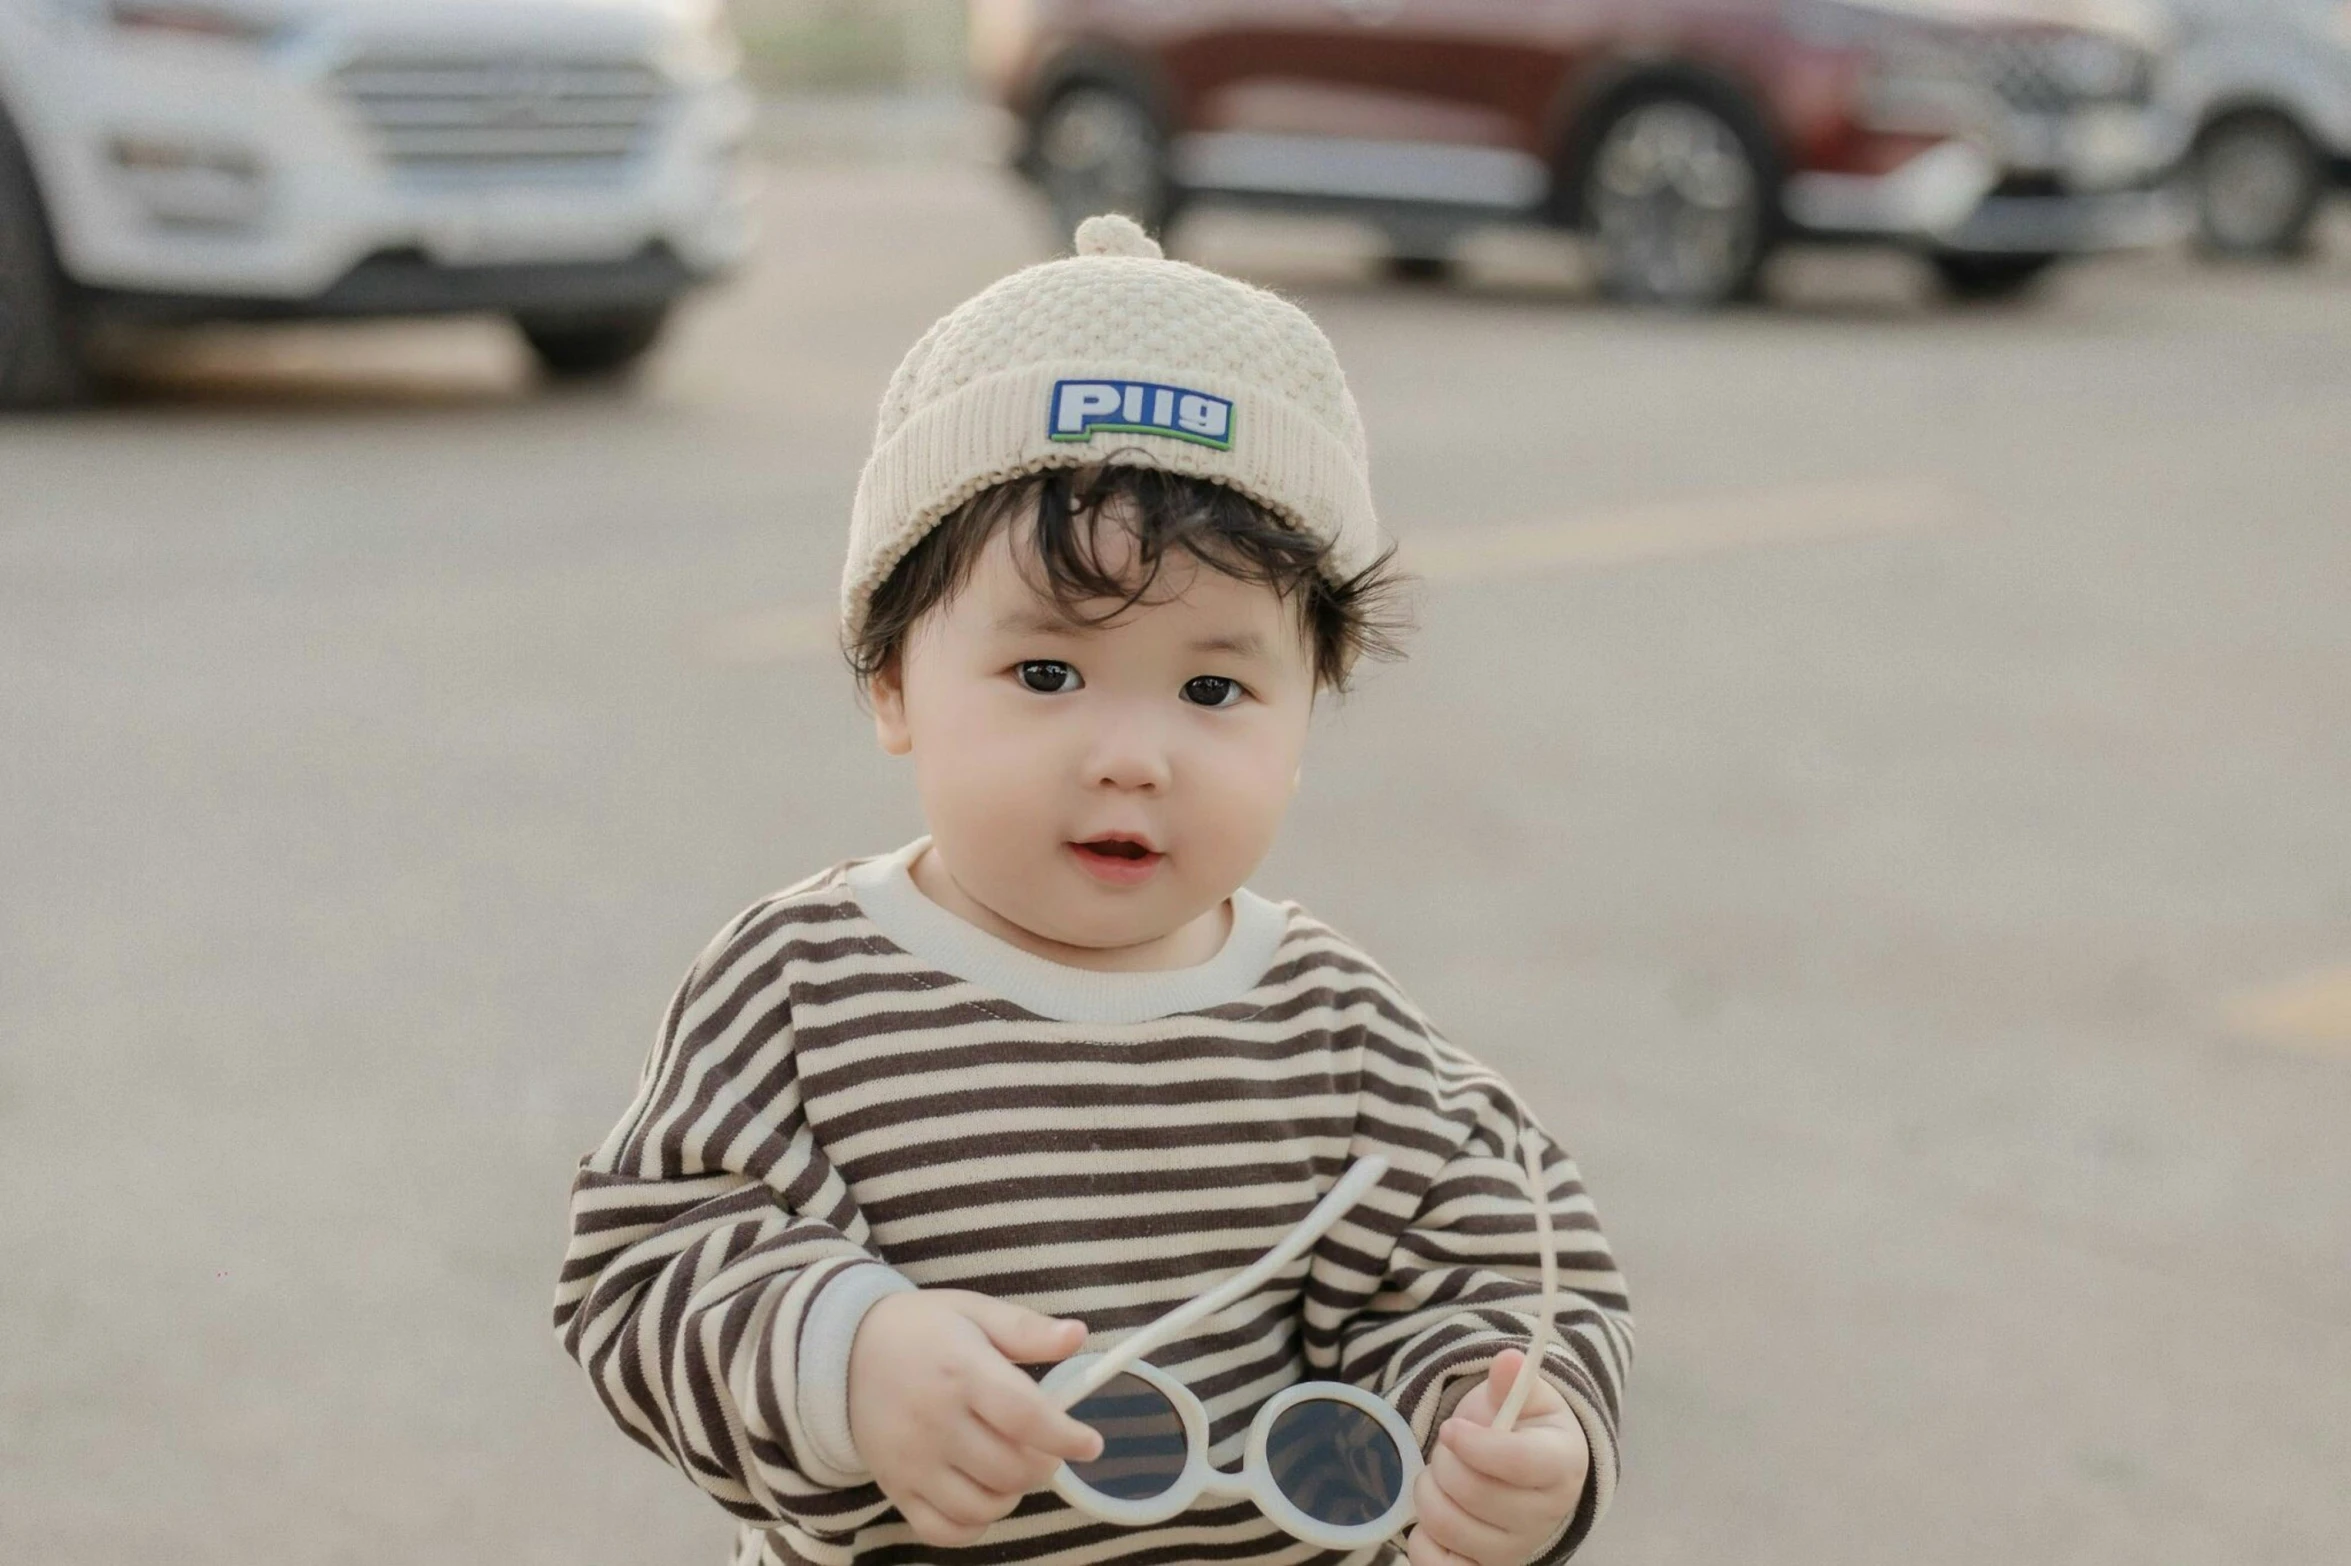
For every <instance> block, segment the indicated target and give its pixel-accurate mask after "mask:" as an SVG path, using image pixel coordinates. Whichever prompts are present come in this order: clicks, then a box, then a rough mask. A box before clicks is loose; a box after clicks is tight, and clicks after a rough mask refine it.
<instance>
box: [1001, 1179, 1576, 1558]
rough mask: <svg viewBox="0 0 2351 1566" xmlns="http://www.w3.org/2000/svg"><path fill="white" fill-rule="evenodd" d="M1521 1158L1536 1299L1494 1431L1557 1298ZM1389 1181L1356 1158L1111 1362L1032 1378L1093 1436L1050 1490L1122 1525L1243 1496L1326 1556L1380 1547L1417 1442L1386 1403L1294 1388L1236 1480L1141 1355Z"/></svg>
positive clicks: (1402, 1500) (1539, 1194) (1113, 1353)
mask: <svg viewBox="0 0 2351 1566" xmlns="http://www.w3.org/2000/svg"><path fill="white" fill-rule="evenodd" d="M1519 1156H1520V1162H1521V1165H1522V1167H1523V1169H1524V1172H1525V1175H1526V1181H1527V1192H1528V1196H1529V1198H1530V1200H1531V1201H1532V1202H1533V1204H1534V1209H1535V1232H1536V1235H1537V1237H1538V1241H1539V1244H1540V1248H1541V1251H1542V1262H1543V1304H1542V1309H1541V1311H1540V1313H1539V1314H1538V1315H1537V1316H1536V1318H1535V1331H1534V1336H1533V1339H1532V1340H1531V1341H1530V1342H1529V1343H1528V1344H1527V1357H1526V1363H1524V1364H1523V1365H1521V1366H1520V1367H1519V1371H1518V1376H1517V1379H1516V1380H1514V1381H1513V1382H1512V1383H1511V1386H1510V1393H1509V1396H1508V1397H1507V1398H1505V1399H1504V1400H1503V1404H1502V1407H1501V1409H1500V1410H1499V1411H1497V1413H1496V1414H1495V1417H1494V1428H1495V1429H1497V1430H1508V1429H1510V1428H1511V1427H1512V1426H1513V1425H1515V1424H1516V1423H1517V1421H1518V1415H1519V1411H1520V1410H1521V1409H1522V1408H1523V1407H1525V1405H1526V1400H1527V1394H1528V1393H1529V1392H1531V1391H1533V1390H1534V1384H1535V1374H1536V1367H1537V1366H1538V1365H1540V1364H1541V1363H1542V1359H1543V1352H1544V1348H1545V1345H1546V1344H1547V1343H1548V1342H1549V1340H1550V1334H1551V1314H1552V1311H1553V1309H1554V1308H1555V1305H1556V1302H1557V1297H1558V1291H1559V1263H1558V1260H1557V1258H1555V1257H1554V1256H1553V1255H1552V1253H1551V1204H1550V1202H1549V1200H1548V1199H1547V1194H1548V1193H1547V1192H1546V1191H1545V1189H1544V1183H1543V1175H1542V1169H1541V1166H1540V1164H1539V1163H1538V1162H1537V1160H1536V1155H1535V1152H1534V1148H1533V1145H1532V1138H1528V1137H1522V1138H1521V1139H1520V1142H1519ZM1387 1172H1388V1161H1387V1160H1386V1159H1385V1158H1382V1157H1380V1156H1379V1155H1378V1154H1376V1153H1372V1154H1366V1155H1365V1156H1364V1157H1362V1158H1359V1159H1357V1160H1356V1161H1355V1162H1354V1164H1352V1165H1350V1166H1349V1168H1348V1170H1347V1172H1346V1174H1345V1175H1344V1176H1342V1177H1341V1178H1340V1180H1339V1183H1338V1184H1337V1185H1335V1186H1333V1187H1332V1188H1331V1190H1330V1194H1329V1195H1327V1196H1325V1197H1324V1198H1323V1199H1322V1200H1321V1201H1320V1202H1318V1203H1316V1204H1315V1207H1314V1210H1313V1211H1312V1212H1310V1213H1308V1214H1307V1215H1306V1216H1305V1218H1304V1219H1302V1220H1301V1221H1300V1222H1299V1224H1298V1226H1297V1227H1296V1228H1295V1229H1292V1230H1291V1231H1290V1232H1289V1234H1288V1235H1286V1236H1284V1237H1283V1239H1282V1242H1281V1243H1280V1244H1279V1245H1276V1246H1275V1247H1274V1248H1273V1249H1272V1250H1270V1251H1268V1252H1266V1253H1265V1255H1264V1256H1262V1257H1260V1258H1259V1259H1258V1260H1257V1261H1256V1262H1255V1263H1253V1264H1251V1266H1250V1267H1249V1268H1248V1269H1247V1270H1246V1271H1244V1272H1241V1273H1239V1274H1237V1275H1236V1276H1234V1277H1232V1278H1230V1279H1228V1280H1226V1281H1225V1282H1224V1283H1223V1284H1221V1285H1219V1286H1218V1287H1216V1288H1215V1289H1213V1290H1211V1291H1209V1292H1208V1293H1206V1294H1203V1295H1201V1296H1200V1297H1199V1298H1198V1299H1196V1300H1193V1301H1191V1302H1190V1303H1189V1304H1186V1305H1181V1306H1178V1307H1177V1308H1176V1309H1174V1310H1172V1311H1169V1312H1168V1313H1167V1314H1166V1315H1164V1316H1162V1317H1160V1318H1159V1319H1158V1320H1157V1321H1154V1322H1152V1323H1151V1324H1150V1325H1148V1326H1146V1327H1144V1328H1143V1329H1142V1330H1140V1331H1138V1332H1136V1333H1135V1334H1134V1335H1133V1336H1132V1337H1129V1338H1128V1339H1126V1341H1124V1342H1122V1343H1120V1344H1119V1345H1118V1347H1116V1348H1114V1349H1111V1350H1110V1351H1109V1352H1107V1353H1102V1354H1079V1355H1076V1356H1074V1357H1072V1358H1070V1359H1065V1360H1063V1361H1062V1362H1061V1363H1060V1364H1058V1365H1056V1366H1054V1367H1053V1369H1052V1371H1051V1373H1050V1374H1048V1375H1047V1376H1046V1377H1045V1379H1044V1382H1043V1383H1042V1386H1043V1389H1044V1391H1045V1392H1047V1393H1048V1394H1050V1395H1051V1396H1052V1397H1053V1399H1054V1402H1055V1405H1056V1406H1057V1407H1059V1408H1062V1409H1064V1410H1066V1411H1067V1412H1069V1413H1070V1414H1071V1415H1072V1416H1073V1417H1074V1418H1076V1419H1077V1420H1078V1422H1079V1423H1081V1424H1084V1425H1088V1426H1090V1427H1092V1428H1093V1429H1094V1430H1095V1431H1096V1432H1097V1433H1099V1434H1100V1435H1101V1437H1102V1455H1101V1456H1099V1457H1097V1458H1095V1459H1094V1460H1093V1461H1091V1462H1086V1463H1068V1462H1065V1463H1063V1464H1062V1465H1061V1466H1060V1467H1059V1468H1057V1469H1055V1470H1054V1471H1053V1489H1054V1491H1055V1492H1056V1493H1057V1494H1059V1495H1060V1497H1061V1498H1062V1499H1063V1500H1064V1501H1067V1502H1068V1503H1069V1504H1070V1505H1071V1506H1073V1507H1075V1508H1077V1509H1078V1510H1079V1511H1081V1512H1084V1513H1086V1514H1087V1515H1088V1516H1091V1517H1097V1518H1100V1519H1101V1520H1102V1521H1104V1522H1111V1523H1118V1524H1121V1525H1124V1526H1127V1527H1143V1526H1147V1525H1149V1524H1152V1523H1161V1522H1165V1521H1167V1520H1168V1519H1169V1518H1171V1517H1173V1516H1175V1515H1176V1514H1177V1513H1178V1512H1181V1511H1183V1510H1184V1509H1185V1508H1186V1507H1188V1506H1190V1505H1191V1504H1192V1503H1193V1502H1194V1501H1196V1500H1198V1499H1199V1498H1200V1497H1201V1496H1202V1495H1233V1496H1247V1497H1248V1498H1249V1499H1250V1500H1252V1501H1254V1502H1256V1503H1257V1508H1258V1510H1260V1511H1262V1512H1264V1513H1265V1515H1266V1516H1267V1517H1269V1518H1271V1519H1272V1520H1273V1521H1274V1522H1275V1523H1276V1524H1277V1525H1279V1526H1280V1528H1281V1529H1282V1530H1283V1531H1284V1532H1285V1533H1288V1534H1290V1535H1291V1536H1292V1537H1294V1538H1298V1539H1303V1540H1305V1541H1306V1542H1307V1543H1309V1544H1315V1545H1320V1546H1322V1547H1323V1548H1325V1549H1332V1550H1347V1549H1359V1548H1361V1547H1362V1546H1364V1545H1367V1544H1377V1543H1379V1542H1381V1541H1382V1540H1384V1539H1389V1538H1392V1537H1394V1536H1395V1535H1396V1534H1398V1533H1400V1532H1401V1531H1403V1530H1404V1529H1405V1528H1407V1527H1409V1526H1410V1525H1411V1523H1412V1519H1413V1500H1412V1491H1413V1484H1414V1481H1415V1480H1417V1479H1418V1478H1419V1476H1420V1470H1421V1457H1420V1446H1419V1443H1418V1442H1416V1441H1415V1440H1414V1439H1413V1436H1412V1428H1411V1426H1409V1425H1407V1424H1405V1422H1404V1418H1403V1416H1402V1415H1400V1414H1398V1413H1397V1412H1396V1410H1395V1409H1394V1408H1393V1407H1391V1406H1390V1405H1389V1403H1388V1402H1387V1400H1386V1399H1385V1398H1382V1397H1380V1396H1379V1395H1377V1394H1376V1393H1372V1392H1367V1391H1365V1390H1364V1389H1363V1388H1361V1387H1358V1386H1354V1385H1351V1384H1350V1383H1347V1382H1344V1381H1302V1382H1299V1383H1298V1384H1297V1385H1295V1386H1291V1387H1287V1388H1284V1389H1283V1390H1282V1391H1280V1392H1278V1393H1276V1394H1275V1395H1274V1396H1273V1397H1271V1398H1269V1399H1267V1400H1266V1403H1265V1406H1264V1407H1263V1408H1260V1409H1259V1410H1258V1411H1257V1417H1256V1418H1255V1419H1253V1420H1251V1421H1250V1423H1249V1442H1248V1447H1247V1450H1246V1451H1245V1452H1244V1453H1243V1455H1242V1458H1241V1467H1240V1469H1239V1471H1238V1472H1233V1471H1229V1470H1225V1469H1220V1468H1216V1467H1214V1466H1212V1465H1211V1464H1210V1463H1209V1461H1208V1411H1207V1410H1206V1409H1205V1408H1204V1407H1202V1406H1201V1403H1200V1399H1199V1398H1198V1396H1196V1395H1195V1394H1194V1393H1193V1391H1192V1389H1191V1388H1189V1387H1187V1386H1185V1385H1184V1384H1183V1383H1182V1382H1180V1381H1178V1380H1176V1378H1175V1377H1173V1376H1171V1375H1169V1374H1168V1373H1167V1372H1166V1371H1164V1370H1161V1369H1160V1368H1159V1367H1158V1366H1156V1365H1152V1364H1148V1363H1146V1362H1145V1361H1144V1359H1143V1356H1144V1355H1146V1354H1148V1353H1150V1352H1151V1351H1152V1350H1153V1349H1155V1348H1157V1347H1159V1346H1160V1345H1161V1344H1163V1343H1165V1342H1167V1341H1168V1340H1169V1339H1171V1338H1173V1337H1175V1336H1176V1335H1177V1334H1178V1333H1180V1332H1182V1331H1183V1330H1184V1329H1185V1328H1187V1327H1189V1326H1191V1325H1192V1324H1193V1323H1194V1322H1196V1321H1198V1320H1200V1319H1201V1318H1202V1317H1204V1316H1207V1315H1210V1314H1212V1313H1214V1312H1216V1311H1219V1310H1222V1309H1224V1308H1225V1307H1226V1306H1228V1305H1230V1304H1232V1303H1233V1302H1235V1301H1236V1300H1239V1299H1241V1298H1243V1297H1244V1296H1246V1295H1247V1294H1249V1293H1250V1291H1252V1290H1254V1289H1255V1288H1257V1287H1258V1286H1259V1285H1260V1284H1262V1283H1264V1282H1265V1280H1266V1279H1268V1278H1270V1277H1272V1276H1273V1274H1274V1273H1276V1272H1277V1271H1279V1270H1280V1269H1281V1268H1282V1267H1283V1266H1285V1265H1287V1264H1288V1263H1289V1262H1291V1261H1292V1260H1294V1259H1295V1258H1296V1257H1297V1256H1298V1255H1299V1254H1300V1253H1301V1252H1303V1251H1304V1250H1305V1249H1306V1248H1307V1247H1308V1246H1310V1245H1312V1244H1313V1243H1314V1242H1315V1241H1316V1240H1318V1239H1320V1238H1321V1237H1322V1235H1323V1233H1324V1232H1325V1231H1326V1230H1328V1229H1329V1228H1330V1227H1331V1225H1332V1224H1334V1223H1337V1222H1338V1221H1339V1219H1340V1217H1341V1215H1343V1214H1344V1213H1345V1212H1346V1211H1347V1210H1348V1209H1349V1208H1351V1207H1353V1206H1354V1205H1355V1204H1356V1203H1357V1202H1358V1201H1361V1200H1362V1199H1363V1194H1364V1193H1365V1192H1366V1191H1368V1190H1370V1189H1371V1188H1372V1187H1373V1186H1374V1185H1377V1184H1378V1183H1379V1180H1380V1177H1381V1176H1382V1175H1384V1174H1386V1173H1387Z"/></svg>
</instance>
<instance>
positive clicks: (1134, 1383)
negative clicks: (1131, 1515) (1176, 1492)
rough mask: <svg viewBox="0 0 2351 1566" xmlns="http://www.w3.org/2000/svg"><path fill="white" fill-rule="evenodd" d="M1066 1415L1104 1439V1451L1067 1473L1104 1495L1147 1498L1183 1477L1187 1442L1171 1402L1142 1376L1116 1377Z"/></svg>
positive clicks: (1189, 1444) (1164, 1491) (1187, 1452)
mask: <svg viewBox="0 0 2351 1566" xmlns="http://www.w3.org/2000/svg"><path fill="white" fill-rule="evenodd" d="M1069 1412H1070V1417H1071V1418H1073V1419H1075V1420H1077V1422H1078V1423H1079V1424H1082V1425H1091V1426H1092V1427H1093V1428H1094V1429H1095V1430H1096V1431H1097V1432H1098V1433H1099V1434H1100V1435H1101V1437H1102V1455H1101V1456H1100V1457H1097V1458H1095V1459H1094V1460H1093V1461H1092V1462H1090V1463H1072V1464H1070V1465H1069V1470H1070V1472H1071V1473H1073V1474H1076V1475H1077V1476H1078V1477H1079V1478H1080V1479H1082V1480H1084V1481H1085V1482H1086V1483H1087V1484H1089V1485H1092V1486H1093V1487H1094V1488H1095V1489H1097V1490H1099V1491H1101V1492H1102V1493H1103V1494H1104V1495H1107V1496H1110V1497H1112V1498H1114V1499H1116V1500H1121V1501H1148V1500H1150V1499H1151V1498H1152V1497H1153V1496H1157V1495H1165V1494H1166V1493H1167V1492H1168V1491H1169V1490H1170V1489H1172V1488H1174V1486H1175V1482H1176V1481H1177V1480H1178V1479H1180V1478H1182V1477H1183V1473H1184V1460H1185V1459H1186V1458H1187V1457H1189V1456H1190V1455H1191V1443H1190V1441H1189V1439H1188V1438H1187V1437H1186V1435H1185V1433H1184V1420H1183V1416H1182V1415H1181V1414H1178V1413H1177V1412H1176V1410H1175V1405H1174V1404H1173V1403H1170V1402H1169V1401H1168V1400H1167V1397H1166V1394H1164V1393H1162V1392H1161V1391H1160V1390H1159V1389H1158V1388H1157V1387H1155V1386H1153V1385H1152V1384H1151V1383H1150V1382H1148V1381H1145V1380H1144V1379H1143V1378H1142V1377H1141V1376H1136V1375H1117V1376H1113V1377H1111V1378H1110V1379H1109V1380H1108V1381H1106V1382H1104V1383H1103V1384H1102V1386H1101V1387H1100V1388H1099V1389H1098V1390H1096V1391H1095V1392H1094V1394H1093V1395H1092V1396H1091V1397H1088V1398H1086V1399H1085V1400H1084V1401H1083V1402H1081V1403H1079V1404H1078V1406H1077V1407H1075V1408H1073V1409H1071V1410H1070V1411H1069Z"/></svg>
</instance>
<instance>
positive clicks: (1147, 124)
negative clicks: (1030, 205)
mask: <svg viewBox="0 0 2351 1566" xmlns="http://www.w3.org/2000/svg"><path fill="white" fill-rule="evenodd" d="M1037 158H1038V162H1039V164H1040V165H1041V167H1042V168H1043V171H1044V183H1045V188H1046V190H1047V191H1048V192H1049V193H1050V194H1051V195H1052V198H1053V204H1054V210H1055V212H1056V214H1057V215H1058V216H1060V217H1061V218H1062V219H1064V222H1063V226H1064V227H1065V228H1066V227H1070V226H1072V225H1074V224H1076V223H1078V222H1080V221H1082V220H1084V219H1086V218H1089V217H1092V216H1093V215H1094V214H1096V213H1098V212H1123V213H1126V214H1127V215H1128V216H1130V217H1133V218H1136V219H1138V220H1140V221H1141V222H1143V224H1144V225H1145V226H1146V227H1149V226H1151V224H1152V223H1153V222H1154V221H1155V220H1156V219H1157V216H1158V213H1157V206H1158V200H1159V184H1160V178H1159V138H1158V135H1157V133H1156V131H1155V130H1154V129H1153V127H1152V124H1151V121H1150V119H1149V118H1148V117H1147V116H1146V115H1145V114H1144V113H1143V111H1142V109H1141V108H1140V107H1138V106H1137V105H1136V104H1134V103H1132V102H1130V101H1129V100H1128V99H1126V98H1124V97H1121V96H1120V95H1119V94H1117V93H1114V92H1103V91H1099V90H1092V89H1080V90H1079V91H1076V92H1073V93H1070V94H1069V95H1068V96H1067V97H1065V98H1063V99H1062V100H1061V101H1060V102H1059V103H1057V104H1055V105H1054V107H1053V112H1052V113H1051V115H1050V116H1048V118H1047V119H1046V122H1045V125H1044V127H1043V128H1042V130H1041V131H1040V132H1039V133H1038V136H1037Z"/></svg>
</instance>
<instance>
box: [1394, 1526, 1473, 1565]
mask: <svg viewBox="0 0 2351 1566" xmlns="http://www.w3.org/2000/svg"><path fill="white" fill-rule="evenodd" d="M1404 1558H1405V1559H1406V1560H1408V1561H1410V1562H1411V1563H1412V1566H1477V1562H1475V1561H1473V1560H1470V1559H1468V1558H1466V1557H1464V1556H1460V1555H1456V1554H1454V1553H1453V1552H1452V1551H1451V1550H1448V1549H1446V1548H1445V1546H1443V1545H1441V1544H1439V1543H1438V1542H1437V1541H1436V1537H1435V1536H1434V1535H1433V1534H1431V1533H1430V1532H1429V1531H1428V1530H1427V1529H1426V1528H1414V1529H1413V1530H1412V1532H1411V1534H1410V1535H1409V1536H1407V1537H1406V1539H1405V1540H1404Z"/></svg>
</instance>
